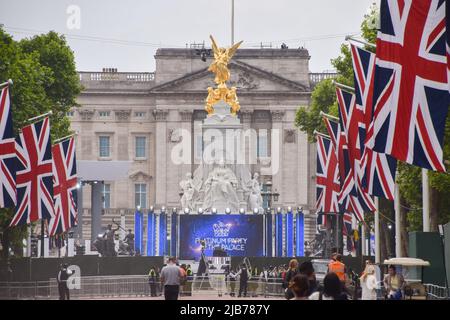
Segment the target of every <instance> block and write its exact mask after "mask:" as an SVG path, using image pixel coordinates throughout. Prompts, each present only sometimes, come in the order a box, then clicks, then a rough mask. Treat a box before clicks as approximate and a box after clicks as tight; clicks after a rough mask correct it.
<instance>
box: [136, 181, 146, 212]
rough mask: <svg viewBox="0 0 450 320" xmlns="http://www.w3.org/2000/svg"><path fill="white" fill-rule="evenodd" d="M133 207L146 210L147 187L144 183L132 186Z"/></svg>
mask: <svg viewBox="0 0 450 320" xmlns="http://www.w3.org/2000/svg"><path fill="white" fill-rule="evenodd" d="M134 206H135V207H136V208H137V207H138V206H140V207H141V208H147V185H146V184H145V183H136V184H135V185H134Z"/></svg>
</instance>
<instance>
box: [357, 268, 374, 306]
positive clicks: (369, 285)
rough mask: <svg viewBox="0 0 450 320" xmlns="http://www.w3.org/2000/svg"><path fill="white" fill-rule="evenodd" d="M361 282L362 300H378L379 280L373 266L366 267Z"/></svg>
mask: <svg viewBox="0 0 450 320" xmlns="http://www.w3.org/2000/svg"><path fill="white" fill-rule="evenodd" d="M359 282H360V283H361V289H362V295H361V300H377V292H376V289H377V278H376V276H375V268H374V266H373V265H371V264H367V265H366V268H365V270H364V272H363V274H362V276H361V278H360V281H359Z"/></svg>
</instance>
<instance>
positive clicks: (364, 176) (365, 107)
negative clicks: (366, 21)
mask: <svg viewBox="0 0 450 320" xmlns="http://www.w3.org/2000/svg"><path fill="white" fill-rule="evenodd" d="M351 54H352V61H353V72H354V77H355V99H356V101H355V102H356V110H361V112H362V114H360V115H359V116H360V119H359V121H363V126H362V127H361V128H360V131H359V142H360V144H359V148H360V150H361V154H362V156H361V161H360V166H361V168H360V170H361V172H360V174H361V182H362V187H363V190H364V191H366V192H368V193H369V194H371V195H373V196H377V197H383V198H386V199H390V200H394V187H395V171H396V169H397V161H396V159H395V158H392V157H391V156H389V155H386V154H383V153H378V152H374V151H373V150H372V149H370V148H366V147H365V141H366V140H368V139H370V137H371V135H373V126H372V124H373V121H372V120H373V113H372V95H373V79H374V70H375V54H373V53H372V52H370V51H366V50H364V49H361V48H359V47H357V46H355V45H351Z"/></svg>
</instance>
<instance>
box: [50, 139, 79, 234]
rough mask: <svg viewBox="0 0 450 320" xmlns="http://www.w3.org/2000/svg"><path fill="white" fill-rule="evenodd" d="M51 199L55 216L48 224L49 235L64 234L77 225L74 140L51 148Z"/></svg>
mask: <svg viewBox="0 0 450 320" xmlns="http://www.w3.org/2000/svg"><path fill="white" fill-rule="evenodd" d="M52 155H53V199H54V203H55V216H54V217H53V218H52V219H51V220H50V223H49V235H50V236H53V235H56V234H61V233H63V232H66V231H67V230H69V229H70V228H72V227H74V226H75V225H76V223H77V205H76V203H77V165H76V158H75V139H74V138H70V139H68V140H65V141H63V142H60V143H58V144H56V145H54V146H53V147H52Z"/></svg>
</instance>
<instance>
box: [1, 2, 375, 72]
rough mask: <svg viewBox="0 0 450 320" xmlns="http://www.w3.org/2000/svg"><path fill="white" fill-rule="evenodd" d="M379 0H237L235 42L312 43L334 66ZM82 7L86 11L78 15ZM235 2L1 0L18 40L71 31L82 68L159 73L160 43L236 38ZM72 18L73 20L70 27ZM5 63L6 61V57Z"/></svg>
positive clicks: (314, 57) (318, 60)
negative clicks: (342, 48) (343, 45)
mask: <svg viewBox="0 0 450 320" xmlns="http://www.w3.org/2000/svg"><path fill="white" fill-rule="evenodd" d="M372 2H374V0H338V1H337V0H235V40H236V41H239V40H244V44H243V47H249V48H250V47H255V46H256V47H258V46H260V43H261V42H263V43H264V44H266V45H267V44H269V43H272V46H274V47H277V46H280V44H281V43H282V42H285V43H286V44H287V45H288V46H289V47H290V48H297V47H299V46H304V47H305V48H307V49H308V50H309V53H310V55H311V60H310V70H311V71H312V72H321V71H324V70H330V69H332V66H331V63H330V59H331V58H334V57H336V56H337V55H338V54H339V46H340V44H341V43H342V42H343V41H344V36H345V34H352V33H353V34H354V33H359V30H360V24H361V21H362V19H363V16H364V14H365V13H367V11H368V8H369V7H370V5H371V3H372ZM71 5H75V6H76V7H75V10H77V8H78V9H79V11H80V15H79V17H80V20H79V22H80V23H79V28H78V20H77V19H76V17H77V14H76V11H71V13H70V14H68V13H67V11H68V9H71V10H73V7H70V6H71ZM230 17H231V0H128V1H119V0H95V1H94V0H38V1H31V0H0V23H2V24H4V27H5V29H6V31H7V32H9V33H11V34H12V35H13V36H14V37H15V38H16V39H20V38H23V37H29V36H31V35H33V34H37V33H41V32H47V31H49V30H55V31H57V32H59V33H64V34H67V37H68V39H67V40H68V43H69V45H70V46H71V48H72V49H73V51H74V52H75V59H76V63H77V69H78V70H80V71H98V70H101V69H102V68H103V67H114V68H118V71H154V69H155V61H154V57H153V56H154V54H155V51H156V49H157V48H158V47H186V43H187V44H190V43H194V42H196V43H201V42H202V41H205V42H206V44H207V45H209V39H208V36H209V34H212V35H214V37H215V38H216V39H217V41H218V43H219V45H227V46H228V45H229V44H230V41H231V40H230V39H231V36H230V34H231V32H230V29H231V28H230V21H231V18H230ZM68 21H69V26H68ZM0 63H1V62H0Z"/></svg>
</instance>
